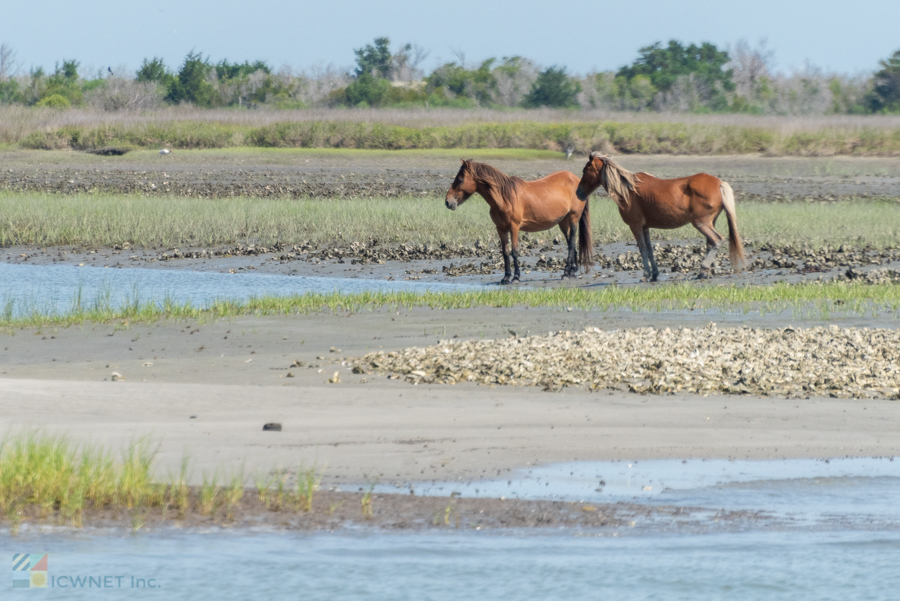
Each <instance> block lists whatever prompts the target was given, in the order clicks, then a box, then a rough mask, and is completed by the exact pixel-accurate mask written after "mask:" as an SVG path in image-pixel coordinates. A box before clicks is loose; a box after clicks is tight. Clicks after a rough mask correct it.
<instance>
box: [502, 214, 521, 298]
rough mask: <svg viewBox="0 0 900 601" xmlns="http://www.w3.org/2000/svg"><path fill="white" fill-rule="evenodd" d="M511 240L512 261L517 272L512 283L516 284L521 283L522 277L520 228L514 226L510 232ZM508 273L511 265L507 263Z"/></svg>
mask: <svg viewBox="0 0 900 601" xmlns="http://www.w3.org/2000/svg"><path fill="white" fill-rule="evenodd" d="M510 238H512V260H513V266H514V269H515V272H514V273H513V279H512V283H513V284H516V283H518V282H519V281H521V280H520V279H519V278H520V277H521V275H522V274H521V272H520V271H519V228H517V227H515V226H513V227H512V230H511V231H510ZM506 273H507V274H509V264H508V263H507V267H506Z"/></svg>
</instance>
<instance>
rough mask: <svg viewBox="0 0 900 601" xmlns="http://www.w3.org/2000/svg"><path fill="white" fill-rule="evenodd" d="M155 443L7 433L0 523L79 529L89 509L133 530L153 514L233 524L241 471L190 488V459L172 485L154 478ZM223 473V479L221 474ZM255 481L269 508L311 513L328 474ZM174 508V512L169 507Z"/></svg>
mask: <svg viewBox="0 0 900 601" xmlns="http://www.w3.org/2000/svg"><path fill="white" fill-rule="evenodd" d="M155 456H156V447H155V445H154V444H153V443H152V442H151V441H150V440H149V439H147V438H142V439H139V440H137V441H135V442H133V443H132V444H131V445H130V446H129V447H128V448H126V449H125V450H124V452H122V453H121V455H118V456H117V455H115V454H113V453H111V452H109V451H107V450H105V449H103V448H101V447H97V446H91V445H87V444H83V445H78V444H75V443H74V442H72V441H71V440H70V439H69V438H67V437H65V436H58V435H51V434H45V433H41V432H24V433H20V434H16V435H7V436H6V437H5V438H3V440H2V441H0V522H2V521H3V520H4V519H5V520H6V522H8V524H9V526H10V529H11V531H12V533H13V534H16V533H17V532H18V530H19V527H20V525H21V523H22V521H23V520H26V519H29V520H30V519H34V520H37V521H44V520H54V519H55V520H56V521H57V522H58V523H59V524H60V525H65V524H71V525H73V526H75V527H81V526H82V523H83V517H84V514H85V512H87V511H94V512H96V511H104V510H110V511H113V512H116V511H119V512H125V514H126V515H127V517H128V519H129V520H130V523H131V528H132V530H135V531H136V530H139V529H140V528H142V527H144V525H145V524H146V523H147V520H148V518H149V516H150V514H151V511H156V510H159V515H160V517H161V518H162V519H168V518H171V517H174V518H175V519H179V520H183V519H185V518H186V517H188V515H189V514H194V515H199V516H201V517H208V518H210V517H211V518H212V519H213V520H217V521H218V520H221V521H223V522H229V521H231V520H233V519H234V516H235V512H236V510H237V509H239V508H240V507H241V500H242V499H243V498H244V493H245V486H246V484H247V482H246V477H245V475H244V469H243V468H240V469H238V470H235V471H232V472H230V473H225V472H222V471H220V470H218V469H217V470H214V471H213V472H212V473H206V472H204V473H203V475H202V483H201V484H200V485H199V486H193V487H192V486H190V485H189V483H188V482H189V479H190V468H189V459H188V457H187V456H184V457H183V458H182V461H181V468H180V470H179V472H178V473H177V474H171V473H170V474H169V478H168V481H163V482H159V481H155V480H154V479H153V461H154V458H155ZM223 474H224V475H223ZM272 474H274V475H269V476H265V477H257V480H256V486H257V490H258V494H259V500H260V501H261V502H263V503H265V505H266V508H267V509H275V510H278V511H280V510H282V509H285V508H288V507H293V508H294V509H295V510H296V511H297V512H300V511H304V512H312V511H313V498H314V496H315V493H316V491H317V490H318V489H319V485H320V483H321V481H322V477H323V474H324V469H318V468H317V467H315V466H313V467H311V468H305V467H304V466H302V465H301V466H300V468H299V469H298V471H297V484H296V486H295V487H294V488H293V490H292V489H289V488H288V487H286V486H285V483H286V481H287V476H288V473H287V472H286V471H284V470H277V471H275V472H273V473H272ZM173 509H174V515H172V514H170V510H173Z"/></svg>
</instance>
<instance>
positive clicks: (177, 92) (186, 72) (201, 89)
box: [166, 52, 219, 107]
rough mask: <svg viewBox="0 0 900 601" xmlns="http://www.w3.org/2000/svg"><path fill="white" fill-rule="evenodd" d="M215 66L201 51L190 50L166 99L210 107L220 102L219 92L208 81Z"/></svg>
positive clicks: (174, 102) (175, 102) (177, 102)
mask: <svg viewBox="0 0 900 601" xmlns="http://www.w3.org/2000/svg"><path fill="white" fill-rule="evenodd" d="M212 71H213V66H212V65H211V64H210V62H209V60H208V59H205V58H203V55H202V54H201V53H194V52H188V54H187V56H186V57H185V58H184V63H183V64H182V65H181V69H180V70H179V71H178V74H177V75H176V76H175V78H174V80H173V81H172V83H171V85H170V86H169V93H168V94H167V95H166V100H168V101H169V102H171V103H173V104H179V103H181V102H191V103H193V104H196V105H197V106H204V107H210V106H215V105H216V104H218V103H219V98H218V92H216V89H215V88H214V87H213V85H212V84H211V83H209V81H208V77H209V75H210V73H212Z"/></svg>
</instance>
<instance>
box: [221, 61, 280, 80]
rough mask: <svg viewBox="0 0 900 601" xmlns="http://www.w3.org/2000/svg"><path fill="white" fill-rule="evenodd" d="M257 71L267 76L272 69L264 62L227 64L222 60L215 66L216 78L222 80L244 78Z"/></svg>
mask: <svg viewBox="0 0 900 601" xmlns="http://www.w3.org/2000/svg"><path fill="white" fill-rule="evenodd" d="M257 71H262V72H263V73H265V74H267V75H268V74H270V73H272V68H271V67H269V65H267V64H266V62H265V61H254V62H252V63H251V62H250V61H244V62H243V63H229V62H228V61H227V60H223V61H222V62H221V63H219V64H218V65H216V77H218V78H219V79H223V80H228V79H241V78H245V77H247V76H249V75H251V74H253V73H256V72H257Z"/></svg>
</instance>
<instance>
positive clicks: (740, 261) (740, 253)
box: [719, 182, 747, 273]
mask: <svg viewBox="0 0 900 601" xmlns="http://www.w3.org/2000/svg"><path fill="white" fill-rule="evenodd" d="M719 190H720V191H721V193H722V206H723V207H724V208H725V217H726V218H727V219H728V254H729V255H730V256H731V268H732V269H734V272H735V273H739V272H741V271H743V270H744V268H745V267H746V266H747V257H746V256H744V243H743V242H741V235H740V234H738V229H737V214H736V213H735V209H734V190H732V189H731V186H730V185H728V183H727V182H722V184H721V185H720V186H719Z"/></svg>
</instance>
